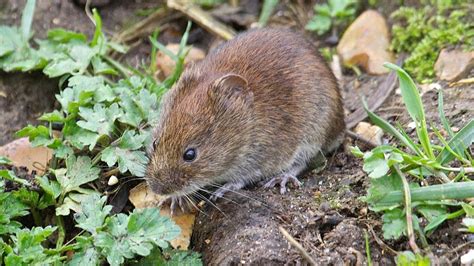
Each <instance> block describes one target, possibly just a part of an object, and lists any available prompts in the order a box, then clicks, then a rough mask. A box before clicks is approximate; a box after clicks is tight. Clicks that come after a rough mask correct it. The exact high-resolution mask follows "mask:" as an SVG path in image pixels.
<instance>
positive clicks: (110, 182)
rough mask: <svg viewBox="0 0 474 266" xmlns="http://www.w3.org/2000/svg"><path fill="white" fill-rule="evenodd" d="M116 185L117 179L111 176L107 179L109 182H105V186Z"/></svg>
mask: <svg viewBox="0 0 474 266" xmlns="http://www.w3.org/2000/svg"><path fill="white" fill-rule="evenodd" d="M117 183H118V178H117V177H116V176H114V175H113V176H111V177H110V178H109V181H108V182H107V185H109V186H114V185H116V184H117Z"/></svg>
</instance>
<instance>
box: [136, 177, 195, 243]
mask: <svg viewBox="0 0 474 266" xmlns="http://www.w3.org/2000/svg"><path fill="white" fill-rule="evenodd" d="M128 199H129V200H130V201H131V202H132V204H133V206H135V208H138V209H142V208H150V207H151V208H153V207H157V205H158V202H160V200H161V199H163V196H160V195H158V194H155V193H153V192H152V191H151V190H150V189H149V188H148V186H147V185H146V183H140V184H138V185H137V186H136V187H134V188H133V189H131V190H130V196H129V197H128ZM170 213H171V212H170V208H169V206H162V207H161V208H160V214H161V215H163V216H166V217H170V218H171V219H172V220H173V221H174V222H175V223H176V224H177V225H178V226H179V227H180V228H181V234H180V236H179V237H178V238H176V239H174V240H173V241H171V242H170V243H171V246H172V247H173V248H179V249H182V250H187V249H188V248H189V243H190V242H191V234H192V232H193V226H194V220H195V219H196V213H177V214H174V215H173V216H172V217H171V214H170Z"/></svg>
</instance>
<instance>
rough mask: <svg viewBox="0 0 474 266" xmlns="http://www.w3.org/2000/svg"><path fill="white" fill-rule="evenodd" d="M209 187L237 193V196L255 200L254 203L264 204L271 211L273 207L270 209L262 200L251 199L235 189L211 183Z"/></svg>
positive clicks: (251, 198)
mask: <svg viewBox="0 0 474 266" xmlns="http://www.w3.org/2000/svg"><path fill="white" fill-rule="evenodd" d="M209 185H210V186H213V187H216V188H223V189H225V190H227V191H229V192H233V193H235V194H237V195H239V196H242V197H245V198H247V199H250V200H254V201H256V202H258V203H260V204H262V205H263V206H265V207H267V208H269V209H271V207H270V206H269V205H268V204H266V203H265V202H263V201H261V200H258V199H256V198H253V197H250V196H248V195H245V194H243V193H241V192H238V191H235V190H233V189H230V188H226V187H224V186H223V185H221V184H218V183H214V182H211V183H209Z"/></svg>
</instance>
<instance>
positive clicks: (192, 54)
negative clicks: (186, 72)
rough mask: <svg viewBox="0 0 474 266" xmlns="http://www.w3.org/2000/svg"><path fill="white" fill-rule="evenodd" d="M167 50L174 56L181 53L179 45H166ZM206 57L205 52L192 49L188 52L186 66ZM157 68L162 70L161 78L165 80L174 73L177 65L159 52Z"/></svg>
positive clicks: (185, 60)
mask: <svg viewBox="0 0 474 266" xmlns="http://www.w3.org/2000/svg"><path fill="white" fill-rule="evenodd" d="M166 48H168V50H170V51H171V52H173V53H174V54H177V53H178V51H179V44H177V43H170V44H168V45H166ZM205 56H206V53H204V51H203V50H201V49H199V48H195V47H191V49H190V50H189V52H188V55H187V56H186V58H185V59H184V65H185V66H186V65H187V64H189V63H190V62H194V61H199V60H202V59H204V57H205ZM156 66H157V67H158V69H159V70H160V73H159V78H160V79H164V78H166V77H168V76H169V75H171V74H172V73H173V70H174V67H175V66H176V63H175V62H174V61H173V59H171V58H170V57H169V56H167V55H166V54H164V53H163V52H161V51H159V52H158V53H157V54H156Z"/></svg>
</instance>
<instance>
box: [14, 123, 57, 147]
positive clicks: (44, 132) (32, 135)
mask: <svg viewBox="0 0 474 266" xmlns="http://www.w3.org/2000/svg"><path fill="white" fill-rule="evenodd" d="M15 135H16V136H17V137H28V138H29V140H30V142H32V145H33V146H40V145H43V144H47V143H50V141H51V139H50V137H49V135H50V134H49V129H48V128H47V127H45V126H41V125H39V126H37V127H35V126H32V125H28V126H26V127H24V128H22V129H21V130H19V131H18V132H16V134H15Z"/></svg>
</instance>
